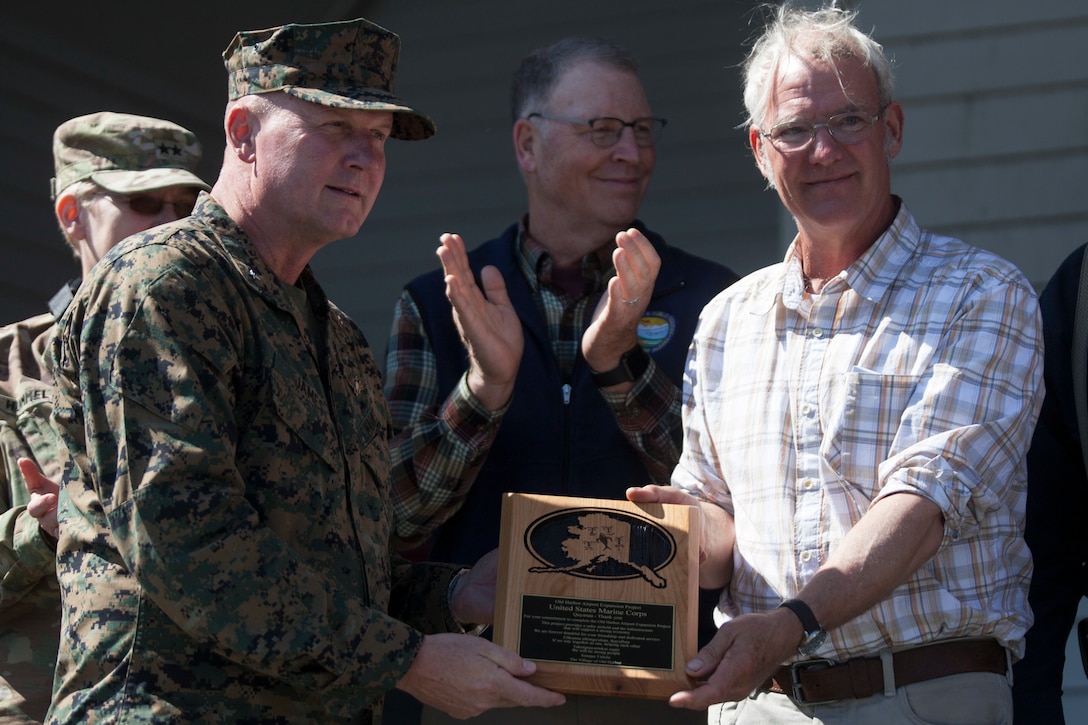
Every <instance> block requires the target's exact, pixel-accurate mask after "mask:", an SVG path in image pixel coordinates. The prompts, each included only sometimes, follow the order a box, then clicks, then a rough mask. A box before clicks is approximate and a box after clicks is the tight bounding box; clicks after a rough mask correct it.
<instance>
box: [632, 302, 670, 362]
mask: <svg viewBox="0 0 1088 725" xmlns="http://www.w3.org/2000/svg"><path fill="white" fill-rule="evenodd" d="M675 333H676V318H675V317H673V316H672V315H670V314H669V313H668V312H649V311H647V312H646V314H644V315H643V316H642V319H641V320H639V321H638V344H639V345H641V346H642V349H643V350H645V351H646V352H657V351H658V350H660V349H661V348H663V347H665V345H667V344H668V342H669V340H671V339H672V336H673V334H675Z"/></svg>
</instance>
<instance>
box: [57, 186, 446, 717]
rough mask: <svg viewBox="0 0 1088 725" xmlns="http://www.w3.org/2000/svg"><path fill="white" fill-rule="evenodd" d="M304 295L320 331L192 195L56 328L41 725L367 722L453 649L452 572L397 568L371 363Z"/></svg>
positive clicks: (245, 245)
mask: <svg viewBox="0 0 1088 725" xmlns="http://www.w3.org/2000/svg"><path fill="white" fill-rule="evenodd" d="M300 284H301V285H302V286H303V288H304V289H305V291H306V294H307V299H308V300H309V304H310V306H311V310H312V311H311V312H310V313H307V312H306V311H304V310H302V309H300V307H299V305H297V304H296V303H295V302H294V301H293V299H296V298H295V297H294V296H293V295H288V294H287V293H286V292H287V291H289V290H286V289H285V287H284V285H283V284H282V283H281V282H279V280H278V279H277V278H276V276H275V274H274V273H273V272H272V270H271V269H270V268H269V267H268V266H267V265H266V264H265V263H264V261H263V260H262V259H261V258H260V257H259V256H258V255H257V253H256V250H255V248H254V247H253V246H252V244H251V243H250V242H249V241H248V239H247V238H246V235H245V233H244V232H243V231H242V230H241V228H239V227H238V226H237V225H236V224H235V223H234V222H233V221H232V220H231V219H230V218H229V217H228V216H227V214H226V213H225V211H224V210H223V209H222V208H221V207H220V206H219V205H218V204H217V203H216V202H215V201H214V200H213V199H212V198H211V197H210V196H208V195H207V194H203V195H202V196H201V198H200V200H199V202H198V204H197V208H196V210H195V211H194V213H193V216H191V217H189V218H187V219H183V220H180V221H178V222H175V223H173V224H168V225H165V226H162V227H158V228H156V229H153V230H151V231H149V232H145V233H143V234H140V235H137V236H135V237H132V238H130V239H128V240H126V241H125V242H123V243H122V244H120V245H119V246H117V247H115V248H114V249H113V250H112V251H111V252H110V253H109V254H108V255H107V256H106V257H104V258H103V259H102V260H101V261H100V262H99V263H98V264H97V265H96V267H95V270H94V272H93V273H92V275H91V276H90V277H89V278H88V279H86V280H84V282H83V285H82V286H81V287H80V290H79V293H78V295H77V296H76V299H75V300H74V301H73V303H72V304H71V305H70V306H69V308H68V311H67V313H66V314H65V315H64V316H63V318H62V319H61V330H60V333H59V334H58V338H57V342H56V343H55V344H54V347H53V359H54V364H55V371H56V372H55V374H56V378H57V385H56V399H55V409H54V416H55V420H56V423H57V424H58V425H59V428H60V430H61V435H62V437H63V439H64V443H65V444H66V445H67V448H68V453H69V454H70V456H62V463H63V464H64V470H65V476H66V488H67V491H68V494H69V495H68V497H67V498H66V499H65V501H64V506H62V510H61V517H62V530H61V537H60V543H59V545H58V552H57V573H58V577H59V579H60V585H61V596H62V616H63V618H62V629H61V650H60V654H59V661H58V665H57V685H56V691H55V693H54V700H53V707H52V710H51V711H50V721H51V722H71V723H75V722H79V723H95V722H103V721H109V722H117V723H144V722H155V723H161V722H186V723H188V722H223V723H226V722H230V723H258V722H262V723H263V722H299V723H303V722H304V723H322V722H343V721H345V720H349V719H355V720H356V721H359V720H361V721H363V722H368V721H370V719H371V716H372V714H373V710H375V709H380V701H381V697H382V695H383V693H384V692H386V691H387V690H389V689H390V688H392V687H393V686H394V685H395V684H396V682H397V681H398V680H399V679H400V678H401V677H402V676H403V675H404V673H405V672H406V671H407V670H408V668H409V666H410V665H411V663H412V661H413V659H414V658H415V656H416V655H417V653H418V650H419V648H420V646H421V644H422V633H421V631H420V630H423V631H448V630H451V629H454V628H455V627H456V625H455V623H454V622H453V621H452V619H451V617H450V614H449V610H448V607H447V606H446V591H447V588H448V586H449V581H450V578H451V576H452V574H453V572H454V571H456V568H455V567H449V566H433V565H424V564H418V565H410V564H408V563H407V562H405V561H403V560H399V559H397V560H394V559H393V557H392V556H391V554H390V550H389V546H388V542H389V537H390V535H391V532H392V527H393V520H392V516H393V513H392V507H391V505H390V500H389V485H390V483H389V468H390V463H389V452H388V448H387V444H386V437H387V435H388V433H389V428H390V422H389V413H388V410H387V408H386V405H385V400H384V398H383V396H382V391H381V383H380V379H379V373H378V370H377V367H376V366H375V363H374V359H373V357H372V355H371V352H370V350H369V348H368V346H367V343H366V339H365V338H364V337H363V335H362V333H361V332H360V330H359V329H358V328H357V327H356V326H355V325H354V324H353V323H352V322H351V320H349V319H348V317H347V316H346V315H344V314H343V313H342V312H341V311H340V310H338V309H337V308H336V307H335V306H333V305H332V304H331V303H329V302H328V301H327V300H326V298H325V296H324V294H323V293H322V291H321V289H320V287H318V285H317V283H316V282H315V281H314V280H313V277H312V275H311V273H310V271H309V269H307V270H306V271H304V273H303V275H302V278H301V280H300ZM294 291H296V292H297V290H294ZM310 320H314V321H316V323H317V329H313V328H312V326H311V324H310ZM396 617H400V618H399V619H398V618H396ZM406 622H410V623H411V624H408V623H406Z"/></svg>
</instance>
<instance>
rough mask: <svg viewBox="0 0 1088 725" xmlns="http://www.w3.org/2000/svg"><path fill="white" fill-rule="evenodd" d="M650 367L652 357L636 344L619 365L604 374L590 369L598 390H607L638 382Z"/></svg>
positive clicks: (624, 355)
mask: <svg viewBox="0 0 1088 725" xmlns="http://www.w3.org/2000/svg"><path fill="white" fill-rule="evenodd" d="M648 367H650V356H649V355H648V354H647V353H646V351H645V350H643V349H642V346H641V345H639V344H635V346H634V347H632V348H631V349H630V350H628V351H627V352H625V353H623V356H622V357H621V358H620V364H619V365H617V366H616V367H614V368H612V369H611V370H606V371H605V372H603V373H598V372H596V371H594V370H593V369H590V371H589V377H591V378H593V382H594V383H596V384H597V387H598V388H607V387H608V386H610V385H619V384H620V383H630V382H634V381H635V380H638V378H639V377H641V375H642V374H643V373H644V372H646V368H648Z"/></svg>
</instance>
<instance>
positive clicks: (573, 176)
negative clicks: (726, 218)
mask: <svg viewBox="0 0 1088 725" xmlns="http://www.w3.org/2000/svg"><path fill="white" fill-rule="evenodd" d="M544 106H545V107H544V108H540V109H531V110H534V111H539V112H543V113H548V114H551V115H556V116H566V117H568V118H579V119H586V120H588V119H592V118H602V117H606V116H608V117H613V118H618V119H621V120H623V121H633V120H635V119H638V118H646V117H648V116H650V115H652V114H651V112H650V106H649V103H648V102H647V101H646V94H645V93H644V92H643V90H642V84H641V83H640V82H639V80H638V77H637V76H636V75H634V74H633V73H629V72H627V71H623V70H619V69H616V68H612V67H610V66H606V65H601V64H598V63H595V62H589V61H586V62H582V63H579V64H577V65H574V66H572V67H571V68H570V69H568V70H567V72H566V73H564V74H563V76H562V77H561V78H560V79H559V82H558V83H557V84H556V86H555V88H554V89H553V90H552V94H551V97H550V98H549V99H548V101H547V102H546V103H545V104H544ZM528 123H532V124H533V126H534V130H533V131H532V134H533V137H532V138H533V148H532V154H531V158H530V159H529V164H530V166H531V168H530V169H527V173H526V179H527V183H528V185H529V191H530V195H531V197H532V198H533V200H534V205H535V208H537V209H539V210H540V211H541V212H543V213H545V214H555V215H563V217H564V218H565V219H566V220H568V222H569V223H570V224H571V225H572V226H578V227H580V228H582V229H586V230H591V231H593V232H595V233H597V234H598V235H601V236H611V235H613V234H615V232H616V231H617V230H619V229H622V228H625V227H626V226H627V225H629V224H630V223H631V221H632V220H634V219H635V217H636V216H637V215H638V209H639V206H640V205H641V204H642V198H643V196H645V194H646V188H647V186H649V183H650V176H651V174H652V173H653V170H654V162H655V160H656V152H655V150H654V147H653V146H652V145H650V146H641V147H640V146H638V145H636V143H635V139H634V133H633V131H632V130H631V129H630V128H625V129H624V131H623V135H622V136H621V138H620V141H619V142H618V143H617V144H616V145H614V146H612V147H609V148H600V147H598V146H595V145H594V144H593V142H592V141H590V139H589V135H588V130H589V129H588V128H587V127H586V126H583V125H579V124H572V123H567V122H565V121H554V120H545V119H540V118H536V119H533V120H532V121H530V122H528ZM522 165H523V168H525V161H523V162H522ZM530 223H531V221H530Z"/></svg>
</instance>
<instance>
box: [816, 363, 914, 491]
mask: <svg viewBox="0 0 1088 725" xmlns="http://www.w3.org/2000/svg"><path fill="white" fill-rule="evenodd" d="M920 381H921V378H920V377H919V376H917V375H882V374H880V373H876V372H872V371H866V370H855V371H853V372H850V373H847V374H846V375H845V376H844V378H843V391H842V392H843V395H842V401H843V403H842V412H841V417H840V420H839V422H838V427H839V429H840V434H839V435H836V436H831V437H830V440H837V441H840V444H839V446H840V447H839V450H838V451H837V453H838V456H837V457H838V458H839V461H838V465H835V468H837V469H838V470H839V471H840V472H841V474H842V476H843V477H844V478H846V479H847V480H849V481H851V482H853V483H855V484H856V485H860V486H863V487H869V486H872V487H873V489H874V490H875V488H876V485H877V476H878V467H879V465H880V463H881V462H882V461H884V460H885V459H887V458H888V457H889V456H890V455H891V454H892V453H893V452H894V451H895V450H896V449H897V448H898V447H899V445H900V444H899V440H900V438H901V436H903V434H904V433H909V431H908V430H906V429H905V427H906V426H909V424H910V423H909V419H908V418H907V413H908V408H909V407H910V405H911V402H912V400H913V399H914V397H915V395H916V394H918V385H919V383H920ZM835 458H836V456H835V455H834V452H833V453H832V456H831V459H832V463H833V465H834V463H835V462H834V459H835Z"/></svg>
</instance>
